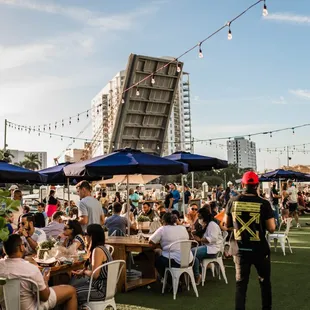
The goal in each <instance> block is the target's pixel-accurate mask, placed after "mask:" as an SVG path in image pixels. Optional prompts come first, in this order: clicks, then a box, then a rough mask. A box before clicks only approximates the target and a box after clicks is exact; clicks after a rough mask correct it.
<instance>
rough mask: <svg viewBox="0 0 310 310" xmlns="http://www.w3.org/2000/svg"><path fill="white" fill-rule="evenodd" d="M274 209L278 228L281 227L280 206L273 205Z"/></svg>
mask: <svg viewBox="0 0 310 310" xmlns="http://www.w3.org/2000/svg"><path fill="white" fill-rule="evenodd" d="M272 207H273V213H274V218H275V220H276V225H277V227H278V226H279V225H280V219H279V205H278V204H276V205H272Z"/></svg>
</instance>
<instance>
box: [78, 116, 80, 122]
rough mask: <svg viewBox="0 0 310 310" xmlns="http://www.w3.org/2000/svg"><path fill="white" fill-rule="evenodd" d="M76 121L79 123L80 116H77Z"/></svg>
mask: <svg viewBox="0 0 310 310" xmlns="http://www.w3.org/2000/svg"><path fill="white" fill-rule="evenodd" d="M77 121H78V122H79V121H80V114H78V115H77Z"/></svg>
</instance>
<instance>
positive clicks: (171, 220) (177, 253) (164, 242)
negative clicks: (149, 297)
mask: <svg viewBox="0 0 310 310" xmlns="http://www.w3.org/2000/svg"><path fill="white" fill-rule="evenodd" d="M162 221H163V226H162V227H160V228H158V229H157V230H156V231H155V232H154V234H153V235H152V236H151V237H150V239H149V243H150V244H152V245H156V244H160V246H161V248H162V254H161V256H159V257H157V258H156V260H155V267H156V269H157V271H158V273H159V274H160V276H161V277H162V278H163V277H164V275H165V270H166V267H169V248H170V245H171V243H173V242H175V241H181V240H189V235H188V232H187V230H186V228H185V227H184V226H181V225H175V224H176V221H177V218H176V216H175V215H173V214H172V213H165V214H164V215H163V217H162ZM170 258H171V267H180V263H181V250H180V246H179V245H174V246H172V248H171V251H170ZM192 261H193V255H192V253H190V262H192Z"/></svg>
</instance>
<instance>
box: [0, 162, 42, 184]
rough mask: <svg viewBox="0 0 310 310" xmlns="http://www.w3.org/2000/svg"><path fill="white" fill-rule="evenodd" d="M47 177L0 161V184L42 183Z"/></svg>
mask: <svg viewBox="0 0 310 310" xmlns="http://www.w3.org/2000/svg"><path fill="white" fill-rule="evenodd" d="M46 180H47V176H46V175H44V174H41V173H39V172H37V171H33V170H29V169H25V168H23V167H19V166H15V165H11V164H9V163H7V162H5V161H3V160H0V182H2V183H32V184H33V183H44V182H46Z"/></svg>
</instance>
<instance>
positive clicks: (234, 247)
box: [228, 231, 239, 256]
mask: <svg viewBox="0 0 310 310" xmlns="http://www.w3.org/2000/svg"><path fill="white" fill-rule="evenodd" d="M238 253H239V246H238V242H237V241H236V239H235V233H234V231H232V233H231V235H230V238H229V251H228V254H229V255H232V256H236V255H237V254H238Z"/></svg>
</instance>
